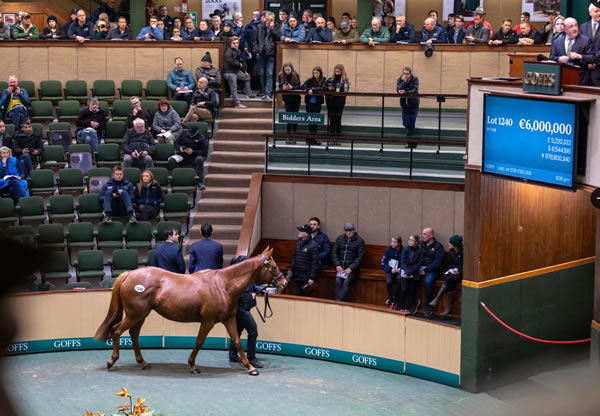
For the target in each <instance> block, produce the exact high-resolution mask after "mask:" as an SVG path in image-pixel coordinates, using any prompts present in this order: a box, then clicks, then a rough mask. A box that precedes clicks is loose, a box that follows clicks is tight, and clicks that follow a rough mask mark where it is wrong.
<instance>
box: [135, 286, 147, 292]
mask: <svg viewBox="0 0 600 416" xmlns="http://www.w3.org/2000/svg"><path fill="white" fill-rule="evenodd" d="M134 289H135V291H136V292H138V293H142V292H143V291H144V290H146V288H145V287H144V286H142V285H135V287H134Z"/></svg>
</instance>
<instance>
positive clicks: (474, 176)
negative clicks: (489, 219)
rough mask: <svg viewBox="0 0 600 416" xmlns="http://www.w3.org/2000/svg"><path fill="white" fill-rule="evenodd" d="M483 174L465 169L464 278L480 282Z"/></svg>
mask: <svg viewBox="0 0 600 416" xmlns="http://www.w3.org/2000/svg"><path fill="white" fill-rule="evenodd" d="M480 186H481V174H480V173H479V172H477V171H474V170H469V169H466V170H465V198H464V200H465V215H464V217H465V218H468V219H469V221H466V222H465V233H464V235H463V237H464V240H463V241H464V257H463V279H464V280H471V281H474V282H478V281H480V280H479V266H480V261H479V260H480V256H481V254H480V253H481V250H480V246H481V238H482V235H481V214H482V213H481V200H480V199H479V198H478V196H479V189H480Z"/></svg>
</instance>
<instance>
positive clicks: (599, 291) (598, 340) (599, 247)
mask: <svg viewBox="0 0 600 416" xmlns="http://www.w3.org/2000/svg"><path fill="white" fill-rule="evenodd" d="M596 219H597V220H596V270H595V273H596V278H595V284H594V313H593V315H592V345H591V348H590V353H591V361H592V364H593V365H595V366H597V367H600V209H597V210H596Z"/></svg>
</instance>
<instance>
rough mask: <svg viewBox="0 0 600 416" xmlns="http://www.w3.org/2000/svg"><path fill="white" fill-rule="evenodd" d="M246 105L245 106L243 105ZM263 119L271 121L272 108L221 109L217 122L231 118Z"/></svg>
mask: <svg viewBox="0 0 600 416" xmlns="http://www.w3.org/2000/svg"><path fill="white" fill-rule="evenodd" d="M244 105H247V104H244ZM240 117H243V118H250V117H254V118H264V119H269V120H272V119H273V108H272V106H270V105H269V106H268V107H250V106H248V108H244V109H237V108H233V107H230V108H223V109H222V110H221V112H220V113H219V120H226V119H231V118H240Z"/></svg>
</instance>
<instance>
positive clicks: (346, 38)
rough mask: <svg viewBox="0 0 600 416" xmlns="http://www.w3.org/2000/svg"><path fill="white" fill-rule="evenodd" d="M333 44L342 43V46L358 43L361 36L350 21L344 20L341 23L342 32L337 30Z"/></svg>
mask: <svg viewBox="0 0 600 416" xmlns="http://www.w3.org/2000/svg"><path fill="white" fill-rule="evenodd" d="M333 42H334V43H341V44H342V45H349V44H351V43H358V42H359V36H358V33H357V32H356V29H354V28H352V26H351V25H350V21H348V20H347V19H342V23H340V30H336V31H335V32H334V34H333Z"/></svg>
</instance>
